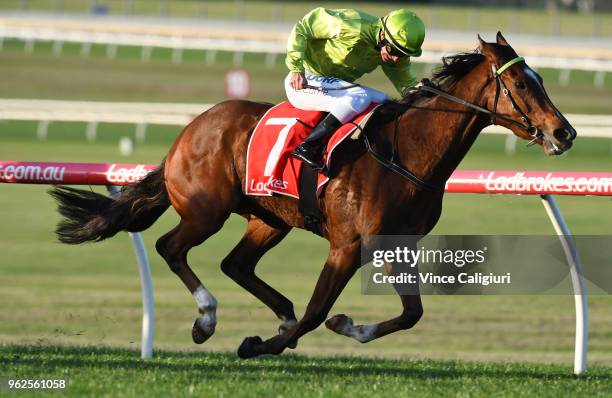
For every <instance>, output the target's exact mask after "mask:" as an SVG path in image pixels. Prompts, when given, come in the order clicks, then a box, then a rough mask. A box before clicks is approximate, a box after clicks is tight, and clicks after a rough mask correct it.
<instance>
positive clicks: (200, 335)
mask: <svg viewBox="0 0 612 398" xmlns="http://www.w3.org/2000/svg"><path fill="white" fill-rule="evenodd" d="M214 333H215V325H212V326H211V325H210V324H205V323H204V322H203V321H202V317H199V318H196V320H195V321H194V322H193V326H192V328H191V338H192V339H193V342H194V343H196V344H202V343H203V342H205V341H206V340H208V339H209V338H210V336H212V335H213V334H214Z"/></svg>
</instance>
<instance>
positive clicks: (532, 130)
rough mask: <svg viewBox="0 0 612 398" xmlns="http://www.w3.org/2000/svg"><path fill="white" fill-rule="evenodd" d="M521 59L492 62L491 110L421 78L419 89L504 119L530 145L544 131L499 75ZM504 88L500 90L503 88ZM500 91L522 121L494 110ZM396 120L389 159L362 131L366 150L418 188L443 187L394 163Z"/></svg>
mask: <svg viewBox="0 0 612 398" xmlns="http://www.w3.org/2000/svg"><path fill="white" fill-rule="evenodd" d="M520 62H525V58H523V57H516V58H514V59H512V60H510V61H508V62H506V63H505V64H504V65H502V66H501V67H500V68H497V66H496V65H491V71H492V72H493V78H494V79H495V99H494V101H493V110H492V111H490V110H488V109H486V108H484V107H482V106H480V105H476V104H474V103H473V102H469V101H466V100H464V99H462V98H459V97H455V96H454V95H451V94H449V93H447V92H446V91H442V90H440V89H437V88H435V87H432V86H431V85H429V84H427V81H425V80H424V81H423V83H424V84H423V85H422V86H419V90H423V91H427V92H430V93H433V94H436V95H439V96H440V97H443V98H446V99H448V100H450V101H453V102H456V103H458V104H461V105H464V106H466V107H468V108H472V109H475V110H477V111H478V112H480V113H484V114H485V115H488V116H489V117H490V118H491V123H493V124H494V125H497V120H498V119H499V120H503V121H505V122H507V123H510V124H513V125H515V126H517V127H519V128H521V129H523V130H525V131H526V132H527V133H528V134H529V135H530V136H531V137H532V140H531V141H530V142H529V143H528V144H527V145H528V146H531V145H533V144H534V143H535V142H536V141H537V140H539V139H541V138H543V137H544V133H543V132H542V130H540V129H538V128H537V127H536V126H534V125H533V124H532V123H531V120H530V119H529V117H528V116H527V114H526V113H525V112H524V111H523V110H522V109H521V107H520V106H519V105H518V104H517V103H516V101H515V100H514V97H513V96H512V93H511V92H510V90H509V89H508V87H507V86H506V83H504V81H503V80H502V78H501V76H502V74H503V73H504V72H505V71H506V70H508V69H509V68H510V67H511V66H513V65H515V64H518V63H520ZM502 88H503V89H502ZM500 93H503V94H504V96H505V97H506V98H507V99H508V101H510V105H511V106H512V109H513V110H514V111H515V112H516V113H518V114H519V115H520V119H521V121H520V122H519V121H516V120H514V119H512V118H511V117H508V116H506V115H501V114H499V113H497V105H498V103H499V97H500ZM397 132H398V129H397V123H396V125H395V131H394V137H393V148H392V152H391V159H387V158H385V157H384V156H382V155H381V154H379V153H378V152H376V151H375V150H374V149H373V148H372V146H371V145H370V141H369V139H368V136H367V134H363V140H364V142H365V145H366V149H367V151H368V153H369V154H370V155H371V156H372V157H373V158H374V159H375V160H376V161H378V162H379V163H380V164H382V165H383V166H384V167H386V168H387V169H389V170H391V171H393V172H394V173H396V174H399V175H400V176H402V177H403V178H405V179H407V180H408V181H410V182H411V183H412V184H414V185H415V186H416V187H417V188H418V189H421V190H426V191H431V192H440V191H443V190H444V187H443V186H436V185H432V184H429V183H427V182H425V181H423V180H421V179H420V178H418V177H417V176H416V175H414V174H413V173H412V172H411V171H409V170H408V169H406V168H405V167H404V166H402V165H401V164H399V163H397V162H396V161H395V159H396V158H397Z"/></svg>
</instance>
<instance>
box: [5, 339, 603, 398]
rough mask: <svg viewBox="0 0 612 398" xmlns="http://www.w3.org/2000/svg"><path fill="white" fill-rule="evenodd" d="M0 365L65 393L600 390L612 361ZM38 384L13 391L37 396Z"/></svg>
mask: <svg viewBox="0 0 612 398" xmlns="http://www.w3.org/2000/svg"><path fill="white" fill-rule="evenodd" d="M0 373H1V374H3V375H8V376H11V377H19V378H34V377H44V378H46V379H49V378H55V379H68V380H69V386H68V388H67V389H66V390H64V391H62V392H61V393H49V395H50V396H53V394H61V396H67V397H83V396H96V397H118V396H121V397H142V396H147V397H168V396H172V397H186V396H204V397H260V396H266V397H270V396H274V397H287V396H290V397H347V396H354V395H357V396H364V395H366V394H372V395H375V396H399V397H405V396H418V397H442V396H445V397H448V396H457V397H490V396H500V395H501V396H513V397H518V396H537V397H555V398H556V397H559V396H563V397H579V396H581V397H606V396H609V393H610V389H612V382H611V377H612V369H611V368H609V367H596V368H593V369H591V371H590V372H589V374H588V375H587V376H583V377H576V376H573V375H571V374H570V369H569V368H567V367H564V366H557V365H531V364H516V363H508V364H495V363H477V362H458V361H433V360H392V359H366V358H358V357H347V356H338V357H322V356H317V357H304V356H299V355H285V356H283V357H280V358H277V357H266V358H257V359H250V360H240V359H238V358H237V357H236V356H234V355H232V354H224V353H217V354H194V353H182V352H174V351H164V352H161V353H159V355H158V357H156V358H155V359H153V360H148V361H141V360H140V359H139V357H138V354H137V352H135V351H133V350H120V349H108V348H89V347H87V348H65V347H57V346H52V347H43V346H13V345H8V346H0ZM41 394H42V393H41V392H40V391H32V392H28V393H26V392H21V393H19V394H16V395H19V396H40V395H41Z"/></svg>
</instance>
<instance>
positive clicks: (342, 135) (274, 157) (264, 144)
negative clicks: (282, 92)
mask: <svg viewBox="0 0 612 398" xmlns="http://www.w3.org/2000/svg"><path fill="white" fill-rule="evenodd" d="M378 106H379V104H371V105H370V106H369V107H368V109H366V110H365V111H364V112H362V113H361V114H360V115H358V116H357V117H356V118H355V119H354V120H353V121H351V122H349V123H347V124H344V125H343V126H341V127H340V128H339V129H338V130H336V132H335V133H334V134H333V135H332V136H331V137H330V139H329V141H328V142H327V151H326V156H325V158H324V160H325V164H326V165H327V167H328V168H329V167H330V164H331V159H332V155H333V153H334V150H335V149H336V148H337V147H338V145H339V144H340V143H342V142H343V141H344V140H345V139H346V138H347V137H349V136H351V134H352V133H353V132H355V130H356V129H357V128H358V127H359V129H363V127H364V126H365V123H366V122H367V120H368V119H369V118H370V116H371V115H372V113H373V112H374V110H375V109H376V108H377V107H378ZM323 114H324V113H323V112H319V111H305V110H301V109H297V108H294V107H293V106H292V105H291V104H290V103H289V102H288V101H285V102H282V103H280V104H278V105H276V106H274V107H272V108H270V109H269V110H268V111H267V112H266V113H265V114H264V116H263V117H262V118H261V120H260V121H259V122H258V123H257V126H256V127H255V130H254V131H253V134H252V135H251V139H250V141H249V146H248V149H247V169H246V178H245V187H244V192H245V194H247V195H256V196H272V195H273V194H274V193H277V194H280V195H287V196H291V197H293V198H297V199H299V176H300V171H301V169H302V162H301V161H300V160H298V159H295V158H294V157H292V156H290V154H291V152H292V151H293V150H294V149H295V148H296V147H297V146H298V145H299V144H300V143H301V142H302V141H303V140H304V139H305V138H306V137H307V136H308V134H309V133H310V131H311V130H312V127H313V126H315V125H316V124H317V123H318V122H319V120H320V119H321V118H322V117H323ZM355 135H356V136H357V134H355ZM353 138H355V137H353ZM327 181H329V178H328V177H326V176H325V175H324V174H322V173H319V176H318V185H317V193H320V192H321V190H322V189H323V187H324V186H325V184H326V183H327Z"/></svg>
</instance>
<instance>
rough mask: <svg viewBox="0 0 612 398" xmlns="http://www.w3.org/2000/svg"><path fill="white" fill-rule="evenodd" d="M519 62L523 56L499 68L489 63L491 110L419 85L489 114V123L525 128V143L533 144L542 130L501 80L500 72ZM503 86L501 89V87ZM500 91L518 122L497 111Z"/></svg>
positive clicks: (523, 60)
mask: <svg viewBox="0 0 612 398" xmlns="http://www.w3.org/2000/svg"><path fill="white" fill-rule="evenodd" d="M520 62H525V58H523V57H516V58H514V59H512V60H510V61H508V62H506V63H505V64H504V65H502V66H501V67H500V68H497V67H496V65H491V71H492V72H493V78H494V79H495V99H494V100H493V111H490V110H488V109H486V108H483V107H481V106H479V105H476V104H474V103H472V102H469V101H466V100H464V99H461V98H458V97H455V96H454V95H451V94H449V93H447V92H445V91H442V90H439V89H437V88H435V87H431V86H429V85H423V86H421V87H420V89H421V90H423V91H428V92H430V93H433V94H436V95H439V96H441V97H444V98H446V99H449V100H451V101H453V102H457V103H459V104H462V105H465V106H467V107H468V108H472V109H475V110H477V111H479V112H481V113H484V114H486V115H489V116H490V117H491V123H493V124H494V125H497V124H498V123H497V119H500V120H503V121H505V122H507V123H510V124H513V125H515V126H517V127H519V128H521V129H523V130H525V131H526V132H527V133H529V135H530V136H531V137H532V138H533V139H532V140H531V141H530V142H529V144H527V145H533V144H534V143H535V142H536V141H537V140H538V139H540V138H543V137H544V133H543V132H542V130H540V129H538V128H537V127H536V126H534V125H533V124H532V123H531V120H530V119H529V117H528V116H527V114H526V112H524V111H523V110H522V109H521V107H520V106H519V105H518V104H517V103H516V101H515V100H514V97H513V96H512V92H511V91H510V90H509V89H508V87H507V86H506V83H504V81H503V80H502V78H501V76H502V74H503V73H504V72H505V71H506V70H508V69H509V68H510V67H511V66H513V65H515V64H518V63H520ZM502 87H503V89H502ZM500 93H503V94H504V96H505V97H506V98H507V99H508V101H510V105H511V106H512V109H513V110H514V111H515V112H516V113H518V114H519V116H520V119H521V122H518V121H516V120H514V119H512V118H511V117H508V116H505V115H501V114H499V113H497V104H498V103H499V95H500Z"/></svg>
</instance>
